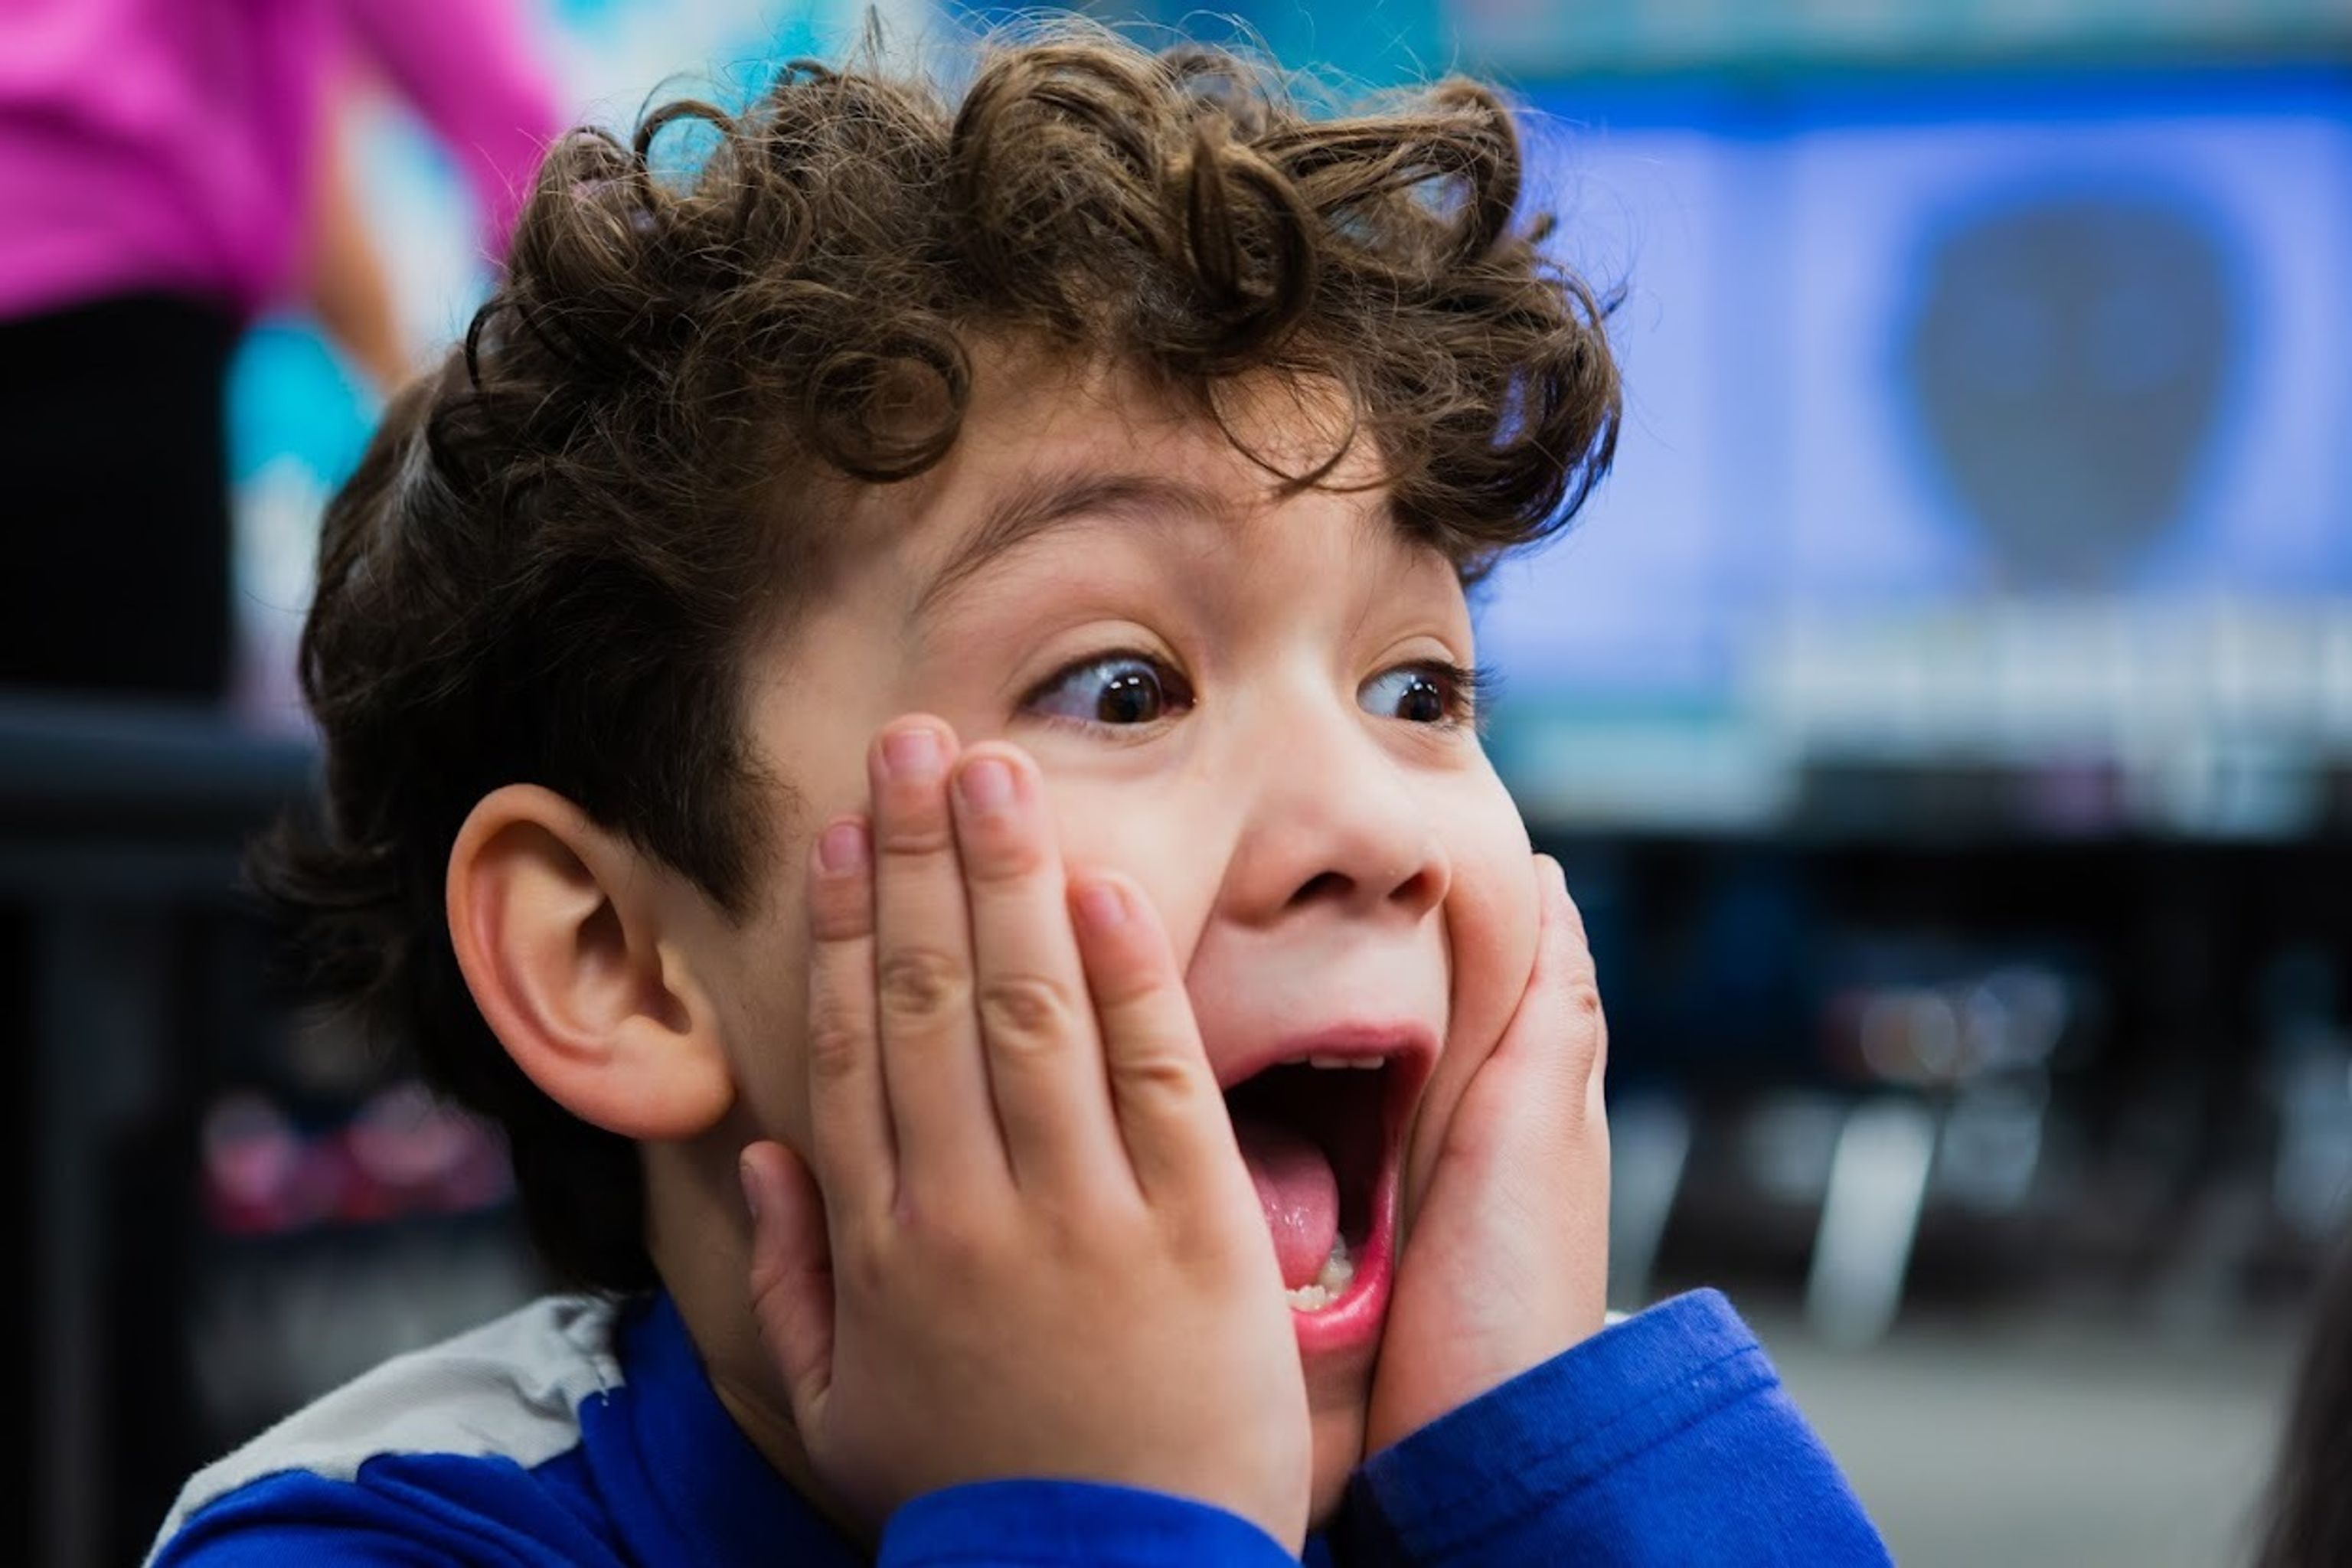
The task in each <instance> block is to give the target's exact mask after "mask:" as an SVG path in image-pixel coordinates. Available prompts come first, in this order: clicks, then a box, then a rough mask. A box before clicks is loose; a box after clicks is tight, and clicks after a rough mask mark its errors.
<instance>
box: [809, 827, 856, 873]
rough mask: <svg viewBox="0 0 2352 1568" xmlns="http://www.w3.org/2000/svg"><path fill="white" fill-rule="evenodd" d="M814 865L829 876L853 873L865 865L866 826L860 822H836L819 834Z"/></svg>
mask: <svg viewBox="0 0 2352 1568" xmlns="http://www.w3.org/2000/svg"><path fill="white" fill-rule="evenodd" d="M816 863H817V864H818V865H819V866H822V867H823V868H824V869H825V870H826V871H827V872H828V873H829V874H831V875H834V876H839V875H840V874H841V873H842V872H844V871H855V870H856V869H857V868H859V867H860V866H863V865H865V864H866V825H865V824H864V823H862V822H857V821H848V822H836V823H835V824H834V825H833V826H830V827H828V828H826V829H825V830H824V833H822V834H820V835H819V836H818V837H817V841H816Z"/></svg>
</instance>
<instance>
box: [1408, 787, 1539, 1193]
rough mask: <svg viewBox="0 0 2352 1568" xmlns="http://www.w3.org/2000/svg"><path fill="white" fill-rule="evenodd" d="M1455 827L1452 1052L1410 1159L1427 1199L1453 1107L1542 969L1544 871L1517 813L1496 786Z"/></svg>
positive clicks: (1448, 915)
mask: <svg viewBox="0 0 2352 1568" xmlns="http://www.w3.org/2000/svg"><path fill="white" fill-rule="evenodd" d="M1447 820H1448V821H1450V822H1452V823H1454V824H1455V825H1456V826H1455V829H1454V832H1453V834H1452V835H1451V836H1450V841H1449V844H1448V848H1449V849H1450V850H1451V852H1452V855H1453V858H1454V879H1453V886H1452V888H1451V889H1449V890H1448V892H1447V894H1446V899H1445V931H1446V946H1447V952H1448V956H1449V959H1450V961H1451V963H1452V986H1451V1002H1450V1011H1449V1013H1448V1015H1447V1019H1446V1029H1445V1053H1444V1056H1442V1057H1441V1058H1438V1063H1437V1072H1436V1074H1435V1076H1434V1077H1433V1078H1432V1079H1430V1084H1429V1089H1428V1092H1427V1093H1426V1094H1425V1095H1423V1099H1422V1103H1421V1109H1420V1111H1419V1115H1418V1121H1417V1124H1416V1128H1415V1132H1414V1136H1413V1142H1412V1149H1411V1151H1410V1152H1409V1154H1408V1160H1407V1165H1406V1184H1407V1187H1406V1190H1407V1194H1408V1196H1409V1197H1410V1196H1412V1195H1414V1194H1418V1192H1419V1190H1420V1188H1421V1185H1422V1182H1423V1178H1425V1177H1426V1175H1427V1173H1428V1167H1429V1165H1430V1164H1431V1163H1433V1160H1434V1159H1435V1155H1436V1144H1437V1142H1438V1139H1439V1137H1440V1136H1441V1135H1442V1134H1443V1132H1444V1128H1445V1125H1446V1123H1447V1122H1448V1121H1451V1120H1452V1117H1453V1111H1454V1104H1455V1103H1456V1102H1457V1101H1458V1100H1460V1099H1461V1098H1462V1091H1463V1090H1464V1089H1465V1088H1467V1087H1468V1085H1469V1082H1470V1079H1471V1078H1472V1077H1473V1076H1475V1074H1476V1072H1477V1070H1478V1068H1479V1066H1480V1064H1481V1063H1483V1062H1484V1061H1485V1060H1486V1058H1487V1056H1488V1055H1490V1054H1491V1053H1492V1052H1493V1050H1494V1048H1495V1046H1496V1042H1497V1041H1498V1040H1500V1039H1501V1037H1502V1034H1503V1030H1504V1027H1505V1026H1507V1025H1508V1024H1509V1023H1510V1021H1511V1016H1512V1015H1513V1014H1514V1013H1515V1012H1517V1009H1518V1005H1519V999H1520V997H1521V995H1522V994H1524V993H1525V992H1526V989H1527V984H1528V975H1529V974H1530V973H1533V972H1534V969H1535V956H1536V926H1537V921H1538V904H1537V900H1536V879H1535V868H1534V861H1533V859H1532V858H1531V855H1532V851H1531V849H1530V847H1529V846H1528V833H1527V827H1526V825H1525V824H1523V823H1522V822H1521V821H1520V820H1519V814H1518V810H1517V807H1516V806H1515V805H1513V804H1512V803H1511V800H1510V797H1509V796H1508V795H1507V794H1505V793H1504V790H1503V786H1502V784H1501V783H1500V781H1493V782H1491V784H1489V785H1488V787H1486V789H1484V790H1482V791H1480V792H1479V794H1478V795H1477V796H1476V797H1475V798H1473V799H1471V800H1469V801H1466V802H1465V803H1463V804H1462V805H1460V806H1459V807H1458V808H1456V811H1455V813H1454V815H1453V816H1450V817H1448V818H1447Z"/></svg>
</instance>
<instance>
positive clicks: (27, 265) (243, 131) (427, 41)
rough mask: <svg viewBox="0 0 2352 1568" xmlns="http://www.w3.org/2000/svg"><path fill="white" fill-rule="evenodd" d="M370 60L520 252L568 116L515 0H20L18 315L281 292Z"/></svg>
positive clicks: (3, 32)
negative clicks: (553, 141) (115, 300)
mask: <svg viewBox="0 0 2352 1568" xmlns="http://www.w3.org/2000/svg"><path fill="white" fill-rule="evenodd" d="M352 64H366V65H371V66H373V67H374V68H376V70H377V71H379V72H380V73H381V74H382V75H383V76H384V77H385V78H387V79H389V80H390V82H391V84H392V85H393V86H394V88H396V89H398V90H399V92H400V93H401V95H402V96H403V97H404V98H405V99H406V100H407V101H408V102H409V103H410V104H411V105H412V106H413V107H414V108H415V110H417V112H418V113H420V114H421V115H422V116H423V117H424V118H425V121H426V123H428V124H429V125H430V126H431V127H432V128H433V130H434V131H435V132H436V134H437V135H438V137H439V139H440V141H441V143H442V145H443V146H444V147H445V148H446V150H447V151H448V153H449V154H450V156H451V157H452V158H453V160H455V162H456V163H457V165H458V166H459V167H460V168H461V169H462V170H463V171H464V173H465V175H466V179H467V183H468V184H470V185H471V186H472V188H473V190H474V193H475V195H476V199H477V201H478V205H479V208H480V211H481V214H482V219H483V222H482V232H483V235H484V237H485V243H486V245H487V246H488V248H489V249H490V251H491V252H492V253H497V252H500V251H503V249H504V247H505V239H506V236H507V234H508V232H509V227H510V226H511V225H512V223H513V221H514V216H515V213H516V211H517V209H518V208H519V207H520V205H521V203H522V199H523V197H524V196H525V195H528V194H529V190H530V177H531V174H532V172H533V171H534V170H535V169H536V168H537V166H538V163H539V157H540V154H541V152H542V151H543V150H544V149H545V147H546V145H547V142H548V141H549V139H550V138H551V136H552V135H553V134H554V133H555V131H556V129H557V126H556V106H555V100H554V96H553V93H552V91H551V87H550V84H549V82H548V81H547V79H546V78H545V76H544V75H543V73H542V72H541V69H540V68H539V66H538V64H537V61H536V59H535V58H534V54H533V51H532V50H531V48H530V40H529V37H528V36H527V34H526V32H525V28H524V26H523V20H522V17H521V16H520V15H519V14H518V13H517V11H516V10H515V9H514V6H513V5H511V4H510V0H0V317H7V316H20V315H26V314H29V313H31V312H33V311H37V310H47V309H51V308H57V307H62V306H66V305H70V304H73V303H76V302H78V301H80V300H89V299H93V298H97V297H100V296H102V295H108V294H115V293H121V292H124V291H128V290H133V289H166V290H171V291H173V292H178V293H184V294H194V295H198V296H202V297H205V298H211V299H216V300H221V301H223V302H224V303H226V304H228V305H230V306H231V307H233V308H234V309H236V310H238V311H239V312H240V313H242V314H248V315H249V314H251V313H252V312H254V311H256V310H261V309H263V308H264V307H266V306H268V305H270V304H273V303H276V302H277V301H278V300H281V299H282V298H283V297H284V296H285V295H286V294H287V293H288V292H289V289H291V288H292V286H293V282H294V279H295V277H296V275H297V272H298V269H299V265H300V263H301V261H302V255H301V251H302V244H303V235H304V220H305V217H306V216H307V215H306V209H307V206H308V204H309V201H310V192H311V180H312V179H313V177H314V174H315V169H314V164H313V160H314V159H315V157H316V156H317V155H318V154H319V153H320V150H321V148H322V144H323V142H322V137H323V133H324V132H325V131H326V129H327V121H326V112H327V109H328V98H329V94H330V90H331V87H332V85H333V84H334V82H335V81H336V80H337V79H339V78H340V77H341V75H342V73H343V72H344V70H345V68H347V67H348V66H350V65H352Z"/></svg>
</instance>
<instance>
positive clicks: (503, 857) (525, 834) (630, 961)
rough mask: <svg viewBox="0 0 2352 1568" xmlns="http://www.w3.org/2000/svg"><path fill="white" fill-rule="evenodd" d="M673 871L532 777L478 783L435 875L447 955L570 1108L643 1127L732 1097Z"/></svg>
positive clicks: (643, 1137)
mask: <svg viewBox="0 0 2352 1568" xmlns="http://www.w3.org/2000/svg"><path fill="white" fill-rule="evenodd" d="M676 884H677V874H676V873H675V872H673V871H670V870H669V869H667V868H665V867H663V866H661V865H659V864H658V863H657V862H655V861H653V860H651V859H649V858H647V857H646V855H645V853H644V852H643V851H642V850H640V849H638V848H637V847H635V846H634V845H631V844H629V843H628V842H627V841H625V839H622V838H620V837H618V836H616V835H614V834H612V833H609V832H607V831H606V830H605V829H604V828H602V827H600V826H597V825H596V824H595V823H594V822H593V821H591V820H590V819H589V817H588V815H587V814H586V813H585V812H583V811H582V810H581V809H580V808H579V807H578V806H576V805H572V803H571V802H570V801H568V800H566V799H564V798H563V797H562V795H557V794H555V793H554V792H553V791H551V790H547V789H542V788H541V787H540V786H538V785H536V784H507V785H504V786H502V787H500V788H499V789H497V790H494V791H492V792H491V793H490V794H488V795H485V796H483V797H482V799H481V800H480V801H479V802H478V803H477V804H476V805H475V806H474V809H473V811H472V812H471V813H470V814H469V815H468V816H467V818H466V822H465V826H463V827H461V828H460V829H459V830H458V833H457V842H456V844H455V845H453V846H452V847H451V848H450V852H449V869H448V876H447V879H446V889H445V891H446V900H447V914H448V920H449V936H450V941H451V942H452V944H453V945H454V946H455V947H456V949H457V964H458V968H459V969H460V970H461V971H462V972H463V973H464V974H465V977H466V984H467V988H468V989H470V990H471V991H472V992H473V994H474V1002H475V1005H477V1006H478V1007H479V1008H480V1009H481V1011H482V1016H483V1018H484V1019H486V1020H487V1021H488V1024H489V1026H490V1029H491V1032H492V1033H494V1034H496V1035H497V1036H498V1037H499V1043H500V1044H502V1045H503V1046H505V1047H506V1050H507V1054H508V1055H509V1057H511V1058H514V1061H515V1065H516V1066H518V1067H520V1068H522V1070H523V1072H524V1074H525V1075H526V1076H528V1077H529V1078H530V1080H531V1081H532V1082H533V1083H534V1084H537V1085H538V1086H539V1088H540V1089H541V1090H542V1091H543V1092H544V1093H545V1094H546V1095H547V1096H548V1097H549V1098H550V1099H551V1100H555V1101H556V1102H557V1103H558V1104H560V1105H562V1107H563V1108H564V1109H565V1110H569V1111H571V1112H572V1114H573V1115H574V1116H577V1117H579V1118H580V1119H581V1120H582V1121H586V1122H589V1123H590V1124H592V1125H593V1126H597V1127H601V1128H604V1130H605V1131H610V1132H615V1133H618V1134H620V1135H621V1136H622V1137H625V1138H628V1139H631V1140H634V1141H636V1142H668V1141H674V1140H679V1139H686V1138H691V1137H694V1136H695V1135H697V1134H698V1133H700V1132H703V1131H707V1130H709V1128H710V1127H711V1126H712V1125H713V1124H715V1123H716V1122H717V1121H719V1118H720V1117H722V1116H724V1115H725V1114H726V1112H727V1110H728V1108H729V1107H730V1105H731V1104H732V1103H733V1101H734V1096H735V1086H734V1079H733V1075H732V1074H731V1072H730V1070H729V1068H728V1062H727V1053H726V1050H725V1048H724V1045H723V1042H722V1041H721V1040H720V1038H719V1026H718V1020H717V1016H716V1014H715V1012H714V1010H713V1008H712V1007H711V1005H710V1002H709V996H708V994H706V993H705V992H704V991H703V989H702V987H701V985H700V984H699V983H698V979H697V977H696V975H695V973H694V969H693V964H692V963H691V960H690V957H689V954H688V946H687V944H686V943H685V942H682V941H681V940H680V933H679V932H677V931H671V930H668V929H666V921H667V918H668V917H669V916H670V915H671V914H672V913H673V912H674V910H675V908H676V900H677V898H678V897H680V896H683V895H682V893H681V890H680V889H677V886H676Z"/></svg>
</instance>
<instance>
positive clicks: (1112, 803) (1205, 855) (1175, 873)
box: [1046, 778, 1229, 965]
mask: <svg viewBox="0 0 2352 1568" xmlns="http://www.w3.org/2000/svg"><path fill="white" fill-rule="evenodd" d="M1171 793H1172V792H1171ZM1046 797H1047V808H1048V809H1049V810H1050V811H1051V813H1052V814H1053V819H1054V826H1055V835H1056V837H1057V840H1058V843H1059V845H1060V847H1061V851H1062V862H1063V864H1064V866H1065V867H1066V868H1067V869H1068V871H1069V872H1070V873H1071V874H1073V875H1076V874H1077V873H1079V872H1084V871H1116V872H1118V874H1119V875H1121V876H1123V877H1126V878H1129V879H1131V880H1132V881H1133V882H1134V883H1135V884H1136V886H1138V887H1139V888H1141V889H1143V893H1144V896H1145V897H1146V898H1148V899H1150V900H1151V907H1152V909H1153V910H1155V911H1157V913H1158V914H1159V916H1160V923H1161V924H1162V925H1164V926H1165V927H1167V929H1168V940H1169V942H1170V943H1171V945H1172V946H1173V947H1174V948H1175V950H1176V957H1177V962H1178V963H1179V964H1180V965H1181V964H1182V963H1184V961H1185V958H1186V955H1188V954H1189V953H1191V952H1192V949H1193V948H1194V946H1196V945H1197V944H1198V942H1200V938H1201V931H1202V927H1203V926H1205V925H1206V924H1207V923H1208V919H1209V910H1210V909H1211V907H1212V906H1213V904H1214V902H1215V900H1216V895H1217V886H1218V881H1219V878H1220V876H1221V875H1222V872H1223V867H1224V864H1225V860H1226V856H1225V855H1224V854H1223V853H1220V852H1217V851H1216V850H1214V849H1213V848H1211V847H1210V846H1212V845H1213V844H1216V843H1218V842H1221V841H1222V837H1229V829H1228V828H1227V827H1226V826H1225V825H1224V824H1223V822H1222V821H1219V820H1213V814H1209V813H1203V812H1201V811H1198V810H1191V811H1188V810H1186V809H1185V805H1186V804H1187V803H1185V802H1183V801H1181V800H1177V799H1172V798H1171V797H1170V794H1166V793H1162V792H1160V791H1156V790H1152V789H1150V788H1147V787H1145V786H1143V785H1141V784H1137V783H1135V782H1132V781H1125V782H1120V781H1097V780H1084V781H1080V782H1076V783H1072V782H1070V781H1067V780H1056V779H1052V778H1049V779H1047V781H1046Z"/></svg>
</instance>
